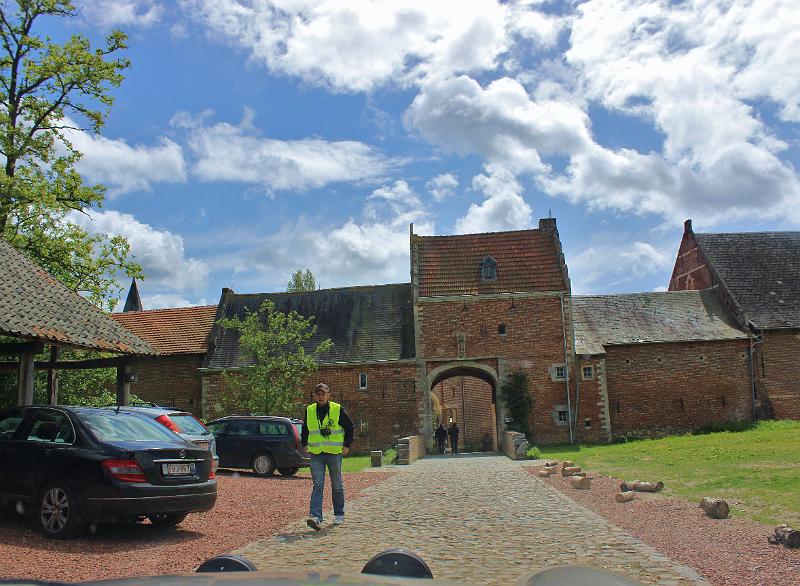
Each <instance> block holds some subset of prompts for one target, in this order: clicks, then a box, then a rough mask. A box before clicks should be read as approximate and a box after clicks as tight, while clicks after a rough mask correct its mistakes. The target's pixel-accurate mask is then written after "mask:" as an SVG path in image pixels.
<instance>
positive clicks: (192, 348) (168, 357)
mask: <svg viewBox="0 0 800 586" xmlns="http://www.w3.org/2000/svg"><path fill="white" fill-rule="evenodd" d="M135 288H136V284H135V281H134V283H133V284H132V285H131V291H132V292H133V291H134V290H135ZM136 298H137V299H138V291H137V292H136ZM131 299H132V296H131V295H130V294H129V295H128V300H129V301H130V300H131ZM126 307H127V308H128V310H127V311H125V312H123V313H112V314H111V317H113V318H114V319H115V320H116V321H117V322H118V323H120V324H121V325H123V326H124V327H125V328H126V329H127V330H129V331H131V332H133V333H134V334H136V335H137V336H139V337H140V338H141V339H143V340H147V342H148V343H149V344H150V345H151V346H152V347H153V348H154V349H155V351H156V353H157V354H156V355H155V356H138V357H135V358H132V359H130V360H129V361H128V366H129V369H130V370H131V371H132V372H135V373H136V376H137V380H136V383H135V384H134V385H133V389H132V393H133V394H135V395H136V397H138V398H139V399H141V400H142V401H149V402H152V403H156V404H158V405H164V406H169V407H176V408H178V409H185V410H187V411H191V412H193V413H195V414H197V415H203V413H204V410H203V393H202V384H201V379H200V371H199V369H200V368H201V367H202V365H203V359H204V358H205V355H206V349H207V343H208V336H209V333H210V332H211V326H212V325H213V323H214V315H215V313H216V311H217V306H216V305H206V306H202V307H178V308H175V309H153V310H148V311H144V310H139V311H136V308H137V307H139V308H140V307H141V303H139V305H138V306H137V305H134V304H129V303H126ZM131 308H133V309H131Z"/></svg>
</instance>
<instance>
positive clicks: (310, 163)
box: [173, 110, 396, 192]
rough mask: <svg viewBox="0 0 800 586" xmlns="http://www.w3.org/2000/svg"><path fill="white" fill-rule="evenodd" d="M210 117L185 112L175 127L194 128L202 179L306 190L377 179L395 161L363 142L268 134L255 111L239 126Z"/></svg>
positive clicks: (192, 144)
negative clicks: (256, 124)
mask: <svg viewBox="0 0 800 586" xmlns="http://www.w3.org/2000/svg"><path fill="white" fill-rule="evenodd" d="M206 117H207V114H204V115H203V116H201V117H200V119H198V120H192V119H191V117H190V116H188V115H187V114H186V113H178V114H177V115H176V116H175V117H173V124H174V125H176V126H178V127H182V128H185V129H187V130H188V132H189V134H188V138H187V144H188V149H189V151H190V152H191V154H192V156H193V159H194V161H193V165H192V174H193V175H194V176H196V177H198V178H199V179H201V180H203V181H233V182H239V183H251V184H254V185H260V186H262V187H263V188H264V189H265V190H267V191H269V192H272V191H278V190H304V189H311V188H317V187H322V186H324V185H328V184H330V183H336V182H354V181H368V180H370V181H374V180H377V179H379V178H380V177H382V176H383V175H384V174H386V172H387V171H388V170H390V169H391V168H392V167H394V166H395V164H396V163H395V162H393V161H391V160H389V159H388V158H386V157H385V156H384V155H382V154H381V153H380V152H379V151H377V150H375V149H374V148H372V147H371V146H369V145H367V144H364V143H362V142H357V141H348V140H343V141H327V140H323V139H319V138H305V139H300V140H277V139H272V138H268V137H264V136H262V135H261V133H260V132H259V131H258V130H257V129H256V128H255V127H254V126H253V123H252V122H253V112H252V111H250V110H246V111H245V116H244V119H243V120H242V121H241V123H240V124H238V125H233V124H229V123H227V122H218V123H216V124H206V122H205V118H206Z"/></svg>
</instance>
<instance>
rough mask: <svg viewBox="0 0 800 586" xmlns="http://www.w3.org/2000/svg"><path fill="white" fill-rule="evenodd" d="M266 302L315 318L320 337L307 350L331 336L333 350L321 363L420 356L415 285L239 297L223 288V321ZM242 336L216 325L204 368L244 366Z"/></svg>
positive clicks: (320, 360)
mask: <svg viewBox="0 0 800 586" xmlns="http://www.w3.org/2000/svg"><path fill="white" fill-rule="evenodd" d="M265 299H270V300H271V301H272V302H273V303H275V306H276V310H277V311H281V312H284V313H288V312H289V311H297V312H298V313H300V314H301V315H303V316H306V317H307V316H314V318H315V320H314V323H315V324H316V325H317V333H316V335H315V336H314V337H313V338H312V339H311V340H309V342H308V343H307V344H306V349H308V350H310V349H312V348H314V347H316V345H317V344H319V343H320V342H321V341H323V340H325V339H326V338H330V339H331V340H332V341H333V348H332V349H331V350H329V351H328V352H326V353H325V354H323V355H322V356H321V357H320V359H319V362H323V363H325V362H327V363H330V362H372V361H396V360H404V359H412V358H414V317H413V308H412V304H411V284H410V283H402V284H397V285H375V286H371V287H348V288H342V289H321V290H318V291H311V292H297V293H258V294H245V295H241V294H237V293H234V292H233V291H231V290H229V289H228V290H223V295H222V299H221V301H220V309H219V312H218V318H217V319H221V318H223V317H227V318H230V317H234V316H238V317H239V318H243V317H244V316H245V315H246V311H248V310H249V311H252V312H255V311H258V308H259V307H260V306H261V304H262V303H263V302H264V300H265ZM243 365H245V364H243V363H242V362H241V361H240V354H239V341H238V333H237V332H236V331H233V330H226V329H224V328H222V327H220V326H218V325H215V326H214V328H213V331H212V333H211V338H210V342H209V351H208V354H207V355H206V359H205V362H204V364H203V366H204V368H211V369H218V368H231V367H235V366H243Z"/></svg>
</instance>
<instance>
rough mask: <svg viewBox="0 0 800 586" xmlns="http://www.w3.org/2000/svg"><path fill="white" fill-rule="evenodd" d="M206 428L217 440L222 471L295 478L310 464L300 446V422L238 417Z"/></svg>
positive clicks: (284, 419) (263, 417) (259, 417)
mask: <svg viewBox="0 0 800 586" xmlns="http://www.w3.org/2000/svg"><path fill="white" fill-rule="evenodd" d="M206 427H208V429H209V431H211V433H213V434H214V437H216V440H217V456H219V466H220V468H251V469H252V470H253V472H254V473H255V474H256V475H258V476H272V474H273V473H274V472H275V470H277V471H278V472H280V473H281V474H282V475H283V476H293V475H294V474H296V473H297V471H298V470H299V469H300V468H302V467H304V466H308V465H309V463H310V462H311V460H310V458H308V457H307V456H305V454H304V453H303V448H302V446H301V445H300V433H301V430H302V427H303V422H302V421H300V420H298V419H289V418H288V417H273V416H255V415H252V416H245V415H236V416H230V417H223V418H222V419H217V420H216V421H212V422H211V423H209V424H208V425H207V426H206Z"/></svg>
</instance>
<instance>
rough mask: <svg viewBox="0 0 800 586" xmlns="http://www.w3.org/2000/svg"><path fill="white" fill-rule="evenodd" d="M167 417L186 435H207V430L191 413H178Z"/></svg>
mask: <svg viewBox="0 0 800 586" xmlns="http://www.w3.org/2000/svg"><path fill="white" fill-rule="evenodd" d="M169 418H170V419H172V421H173V422H174V423H175V425H177V426H178V429H180V430H181V433H185V434H188V435H209V433H210V432H209V431H208V430H207V429H206V428H205V427H204V426H203V424H202V423H200V422H199V421H197V419H195V418H194V416H193V415H189V414H188V413H179V414H173V415H169Z"/></svg>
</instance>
